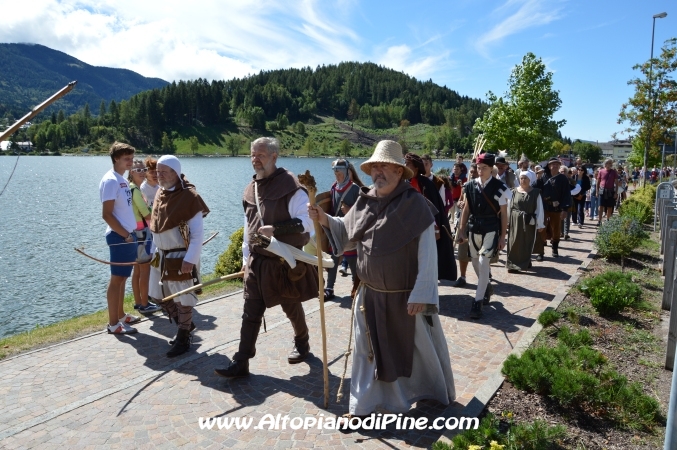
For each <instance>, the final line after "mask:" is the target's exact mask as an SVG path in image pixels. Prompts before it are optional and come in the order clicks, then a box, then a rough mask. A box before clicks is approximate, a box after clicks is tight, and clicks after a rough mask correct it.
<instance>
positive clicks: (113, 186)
mask: <svg viewBox="0 0 677 450" xmlns="http://www.w3.org/2000/svg"><path fill="white" fill-rule="evenodd" d="M119 188H120V186H119V185H118V183H117V180H114V179H112V178H108V179H106V180H104V181H103V182H102V183H101V187H100V188H99V195H100V196H101V203H103V202H107V201H109V200H115V199H116V198H117V196H118V189H119Z"/></svg>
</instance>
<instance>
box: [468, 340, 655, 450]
mask: <svg viewBox="0 0 677 450" xmlns="http://www.w3.org/2000/svg"><path fill="white" fill-rule="evenodd" d="M558 339H559V344H558V345H557V346H556V347H536V348H530V349H528V350H527V351H525V352H524V353H523V354H522V356H521V357H519V358H518V357H517V356H515V355H510V356H509V357H508V359H507V360H506V361H505V363H504V364H503V374H504V375H506V377H507V378H508V380H509V381H510V382H511V383H512V384H513V385H514V386H515V387H516V388H518V389H522V390H526V391H530V392H536V393H539V394H541V395H547V396H549V397H551V398H552V399H553V400H555V401H557V402H558V403H559V404H560V405H562V406H564V407H573V408H581V409H583V410H594V411H598V412H600V413H602V414H605V415H608V417H609V418H610V419H612V420H614V421H616V422H617V423H618V424H619V425H621V426H623V427H625V428H630V429H652V428H653V426H654V425H655V424H656V423H660V421H661V420H662V417H661V414H660V406H659V404H658V402H657V401H656V400H655V399H654V398H653V397H651V396H648V395H646V394H644V392H643V391H642V388H641V386H640V385H639V384H636V383H629V382H628V380H627V378H625V377H624V376H622V375H620V374H619V373H618V372H616V371H615V370H613V369H611V368H609V365H608V361H607V359H606V357H605V356H604V355H603V354H602V353H600V352H599V351H597V350H595V349H593V348H590V347H589V346H588V344H590V343H591V339H590V335H589V334H588V333H587V332H586V333H582V332H579V333H571V331H570V330H569V328H568V327H562V330H561V331H560V333H559V336H558ZM461 448H463V447H461Z"/></svg>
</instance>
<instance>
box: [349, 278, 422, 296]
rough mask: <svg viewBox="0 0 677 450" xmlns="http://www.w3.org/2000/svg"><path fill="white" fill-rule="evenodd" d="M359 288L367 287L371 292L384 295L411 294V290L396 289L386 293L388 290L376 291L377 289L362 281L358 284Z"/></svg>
mask: <svg viewBox="0 0 677 450" xmlns="http://www.w3.org/2000/svg"><path fill="white" fill-rule="evenodd" d="M360 286H364V287H368V288H369V289H371V290H372V291H376V292H383V293H384V294H400V293H403V292H411V291H413V289H397V290H392V291H388V290H384V289H377V288H375V287H374V286H370V285H368V284H367V283H365V282H364V281H362V282H360Z"/></svg>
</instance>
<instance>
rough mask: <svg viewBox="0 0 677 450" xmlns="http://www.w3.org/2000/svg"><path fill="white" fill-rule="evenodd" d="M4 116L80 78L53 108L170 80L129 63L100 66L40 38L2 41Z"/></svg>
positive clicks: (126, 94)
mask: <svg viewBox="0 0 677 450" xmlns="http://www.w3.org/2000/svg"><path fill="white" fill-rule="evenodd" d="M0 67H2V70H1V71H0V116H5V115H6V114H8V113H9V115H11V116H13V117H14V118H19V117H21V116H23V115H24V114H26V113H27V112H28V111H30V110H31V109H32V108H33V107H34V106H36V105H38V104H39V103H41V102H42V101H44V100H46V99H47V98H48V97H49V96H51V95H52V94H54V93H55V92H56V91H58V90H59V89H61V88H62V87H64V86H65V85H66V84H67V83H69V82H70V81H73V80H77V81H78V84H77V88H76V89H75V90H73V91H72V92H71V93H70V94H68V95H67V96H66V97H64V98H63V99H62V100H59V101H58V102H57V103H56V104H55V105H53V106H51V107H50V109H48V110H47V114H50V113H51V112H53V111H58V110H59V109H63V110H64V112H65V113H66V114H73V113H76V112H77V111H78V110H80V109H82V108H83V107H84V106H85V104H86V103H89V104H90V105H96V106H98V105H99V103H100V102H101V101H102V100H103V101H106V102H110V101H111V100H116V101H118V102H119V101H121V100H126V99H129V98H130V97H131V96H132V95H134V94H138V93H139V92H142V91H146V90H148V89H153V88H160V87H162V86H165V85H166V84H167V82H166V81H164V80H161V79H159V78H146V77H143V76H141V75H139V74H138V73H136V72H132V71H131V70H126V69H112V68H108V67H95V66H91V65H89V64H87V63H84V62H82V61H80V60H78V59H75V58H73V57H72V56H69V55H67V54H65V53H63V52H60V51H57V50H52V49H50V48H48V47H45V46H43V45H37V44H0Z"/></svg>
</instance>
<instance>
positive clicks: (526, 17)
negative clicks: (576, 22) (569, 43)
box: [475, 0, 562, 56]
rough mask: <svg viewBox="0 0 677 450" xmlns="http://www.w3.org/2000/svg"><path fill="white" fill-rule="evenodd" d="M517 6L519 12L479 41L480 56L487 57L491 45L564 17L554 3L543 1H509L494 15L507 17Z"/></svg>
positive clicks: (476, 45) (507, 18)
mask: <svg viewBox="0 0 677 450" xmlns="http://www.w3.org/2000/svg"><path fill="white" fill-rule="evenodd" d="M515 6H517V7H518V9H517V11H515V12H513V13H512V14H511V15H509V16H508V17H505V18H504V19H503V20H501V22H499V23H498V24H496V25H495V26H494V27H493V28H492V29H491V30H489V31H488V32H486V33H485V34H483V35H482V36H480V38H479V39H478V40H477V42H476V44H475V48H476V49H477V51H478V52H479V53H480V54H482V55H484V56H487V55H488V49H489V47H490V46H491V45H496V44H498V43H500V42H501V41H502V40H503V39H505V38H507V37H508V36H511V35H513V34H517V33H520V32H522V31H524V30H526V29H528V28H532V27H537V26H541V25H546V24H549V23H551V22H553V21H555V20H557V19H559V18H561V17H562V15H561V8H560V7H558V6H555V4H554V2H547V1H546V2H544V1H541V0H508V1H507V2H506V3H505V4H503V5H502V6H500V7H499V8H497V9H496V10H495V11H494V12H493V15H495V16H505V14H506V13H508V11H512V10H513V9H514V7H515Z"/></svg>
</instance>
